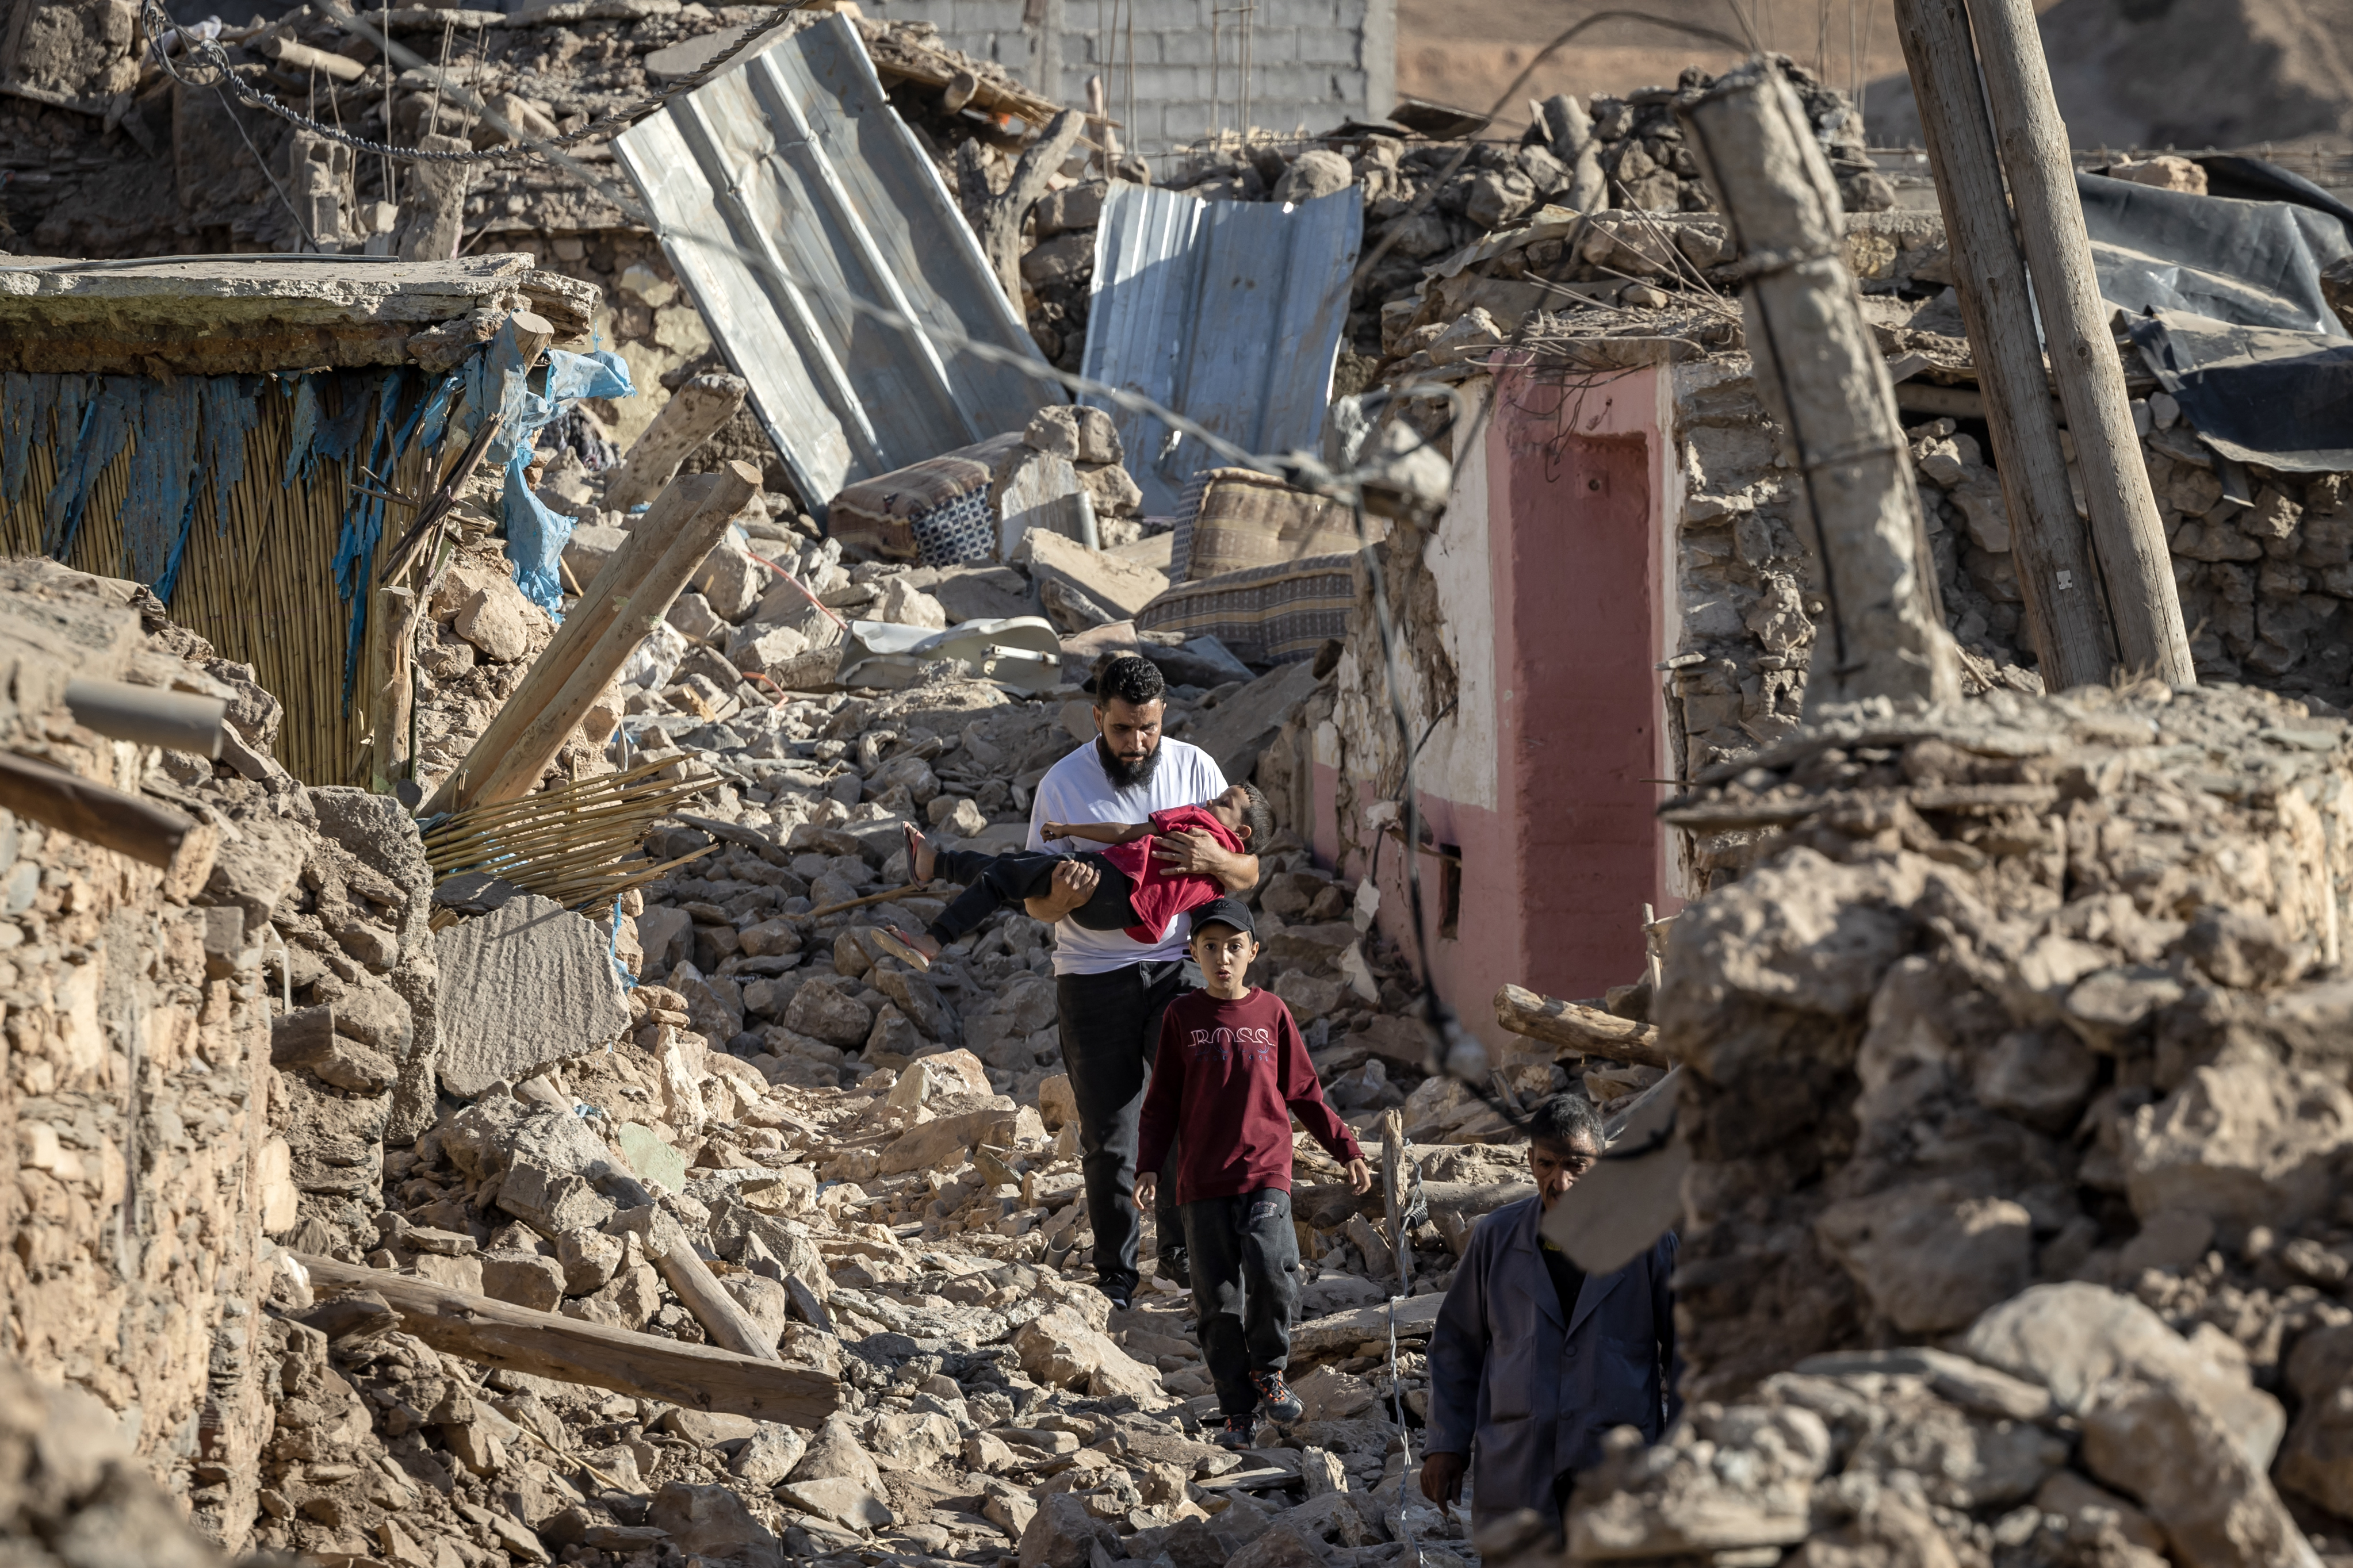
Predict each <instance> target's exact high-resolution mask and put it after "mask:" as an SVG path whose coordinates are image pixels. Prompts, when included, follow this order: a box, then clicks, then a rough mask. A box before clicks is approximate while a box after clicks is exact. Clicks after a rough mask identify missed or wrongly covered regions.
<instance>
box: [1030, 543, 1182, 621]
mask: <svg viewBox="0 0 2353 1568" xmlns="http://www.w3.org/2000/svg"><path fill="white" fill-rule="evenodd" d="M1015 557H1016V559H1017V560H1019V561H1022V562H1026V563H1028V565H1029V575H1030V576H1031V577H1032V578H1034V579H1036V580H1038V581H1039V582H1049V581H1050V582H1060V583H1067V584H1070V585H1071V587H1073V588H1076V589H1077V590H1078V591H1079V592H1080V593H1082V594H1084V595H1086V596H1087V597H1088V598H1090V599H1092V600H1093V601H1095V603H1097V604H1099V605H1103V606H1104V607H1105V608H1107V609H1110V610H1113V611H1116V612H1117V613H1118V614H1119V615H1121V616H1127V617H1130V618H1132V617H1134V616H1135V615H1136V613H1137V612H1138V611H1140V610H1142V609H1143V608H1144V606H1145V605H1148V604H1150V603H1152V601H1153V600H1155V599H1156V598H1158V597H1159V596H1160V595H1162V594H1164V593H1166V592H1167V589H1168V579H1167V577H1166V574H1162V573H1159V572H1155V571H1154V570H1153V569H1152V568H1151V567H1149V566H1142V565H1138V564H1137V563H1134V562H1133V561H1126V560H1123V559H1121V558H1120V557H1119V556H1116V555H1107V554H1105V553H1104V552H1102V551H1100V550H1089V549H1088V548H1087V547H1086V546H1085V545H1083V544H1082V543H1080V542H1078V541H1077V540H1075V539H1065V538H1063V537H1062V536H1061V535H1060V534H1058V533H1051V532H1047V531H1041V530H1037V529H1032V530H1031V531H1029V532H1028V533H1026V534H1024V535H1023V536H1022V538H1021V543H1020V545H1019V547H1018V549H1017V550H1016V551H1015Z"/></svg>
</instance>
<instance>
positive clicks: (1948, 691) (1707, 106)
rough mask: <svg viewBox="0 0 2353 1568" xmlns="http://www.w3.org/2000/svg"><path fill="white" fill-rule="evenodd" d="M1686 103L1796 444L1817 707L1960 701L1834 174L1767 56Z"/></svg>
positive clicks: (1768, 371) (1809, 702) (1770, 400)
mask: <svg viewBox="0 0 2353 1568" xmlns="http://www.w3.org/2000/svg"><path fill="white" fill-rule="evenodd" d="M1675 117H1676V119H1677V120H1678V121H1680V122H1681V123H1682V125H1683V131H1684V135H1685V137H1686V139H1687V140H1688V141H1689V142H1690V143H1691V146H1692V151H1693V153H1694V156H1695V157H1697V158H1698V160H1699V162H1700V165H1701V168H1702V171H1703V172H1704V174H1706V176H1707V181H1708V185H1709V188H1710V189H1711V190H1712V191H1713V192H1714V193H1715V201H1716V206H1717V208H1718V209H1719V210H1721V211H1722V212H1723V213H1724V214H1725V225H1726V227H1727V230H1728V232H1729V233H1730V235H1731V237H1732V238H1733V240H1734V242H1735V245H1736V250H1737V252H1738V255H1739V258H1740V265H1741V266H1742V267H1743V268H1745V269H1746V270H1747V272H1748V275H1749V276H1748V281H1747V285H1746V287H1745V288H1744V289H1742V290H1741V294H1740V306H1741V314H1742V316H1743V317H1744V318H1745V320H1746V321H1747V324H1748V345H1749V348H1750V350H1751V352H1753V353H1755V355H1756V357H1757V388H1758V390H1759V391H1760V393H1761V394H1762V395H1764V398H1765V401H1766V405H1767V407H1768V408H1770V409H1771V410H1772V412H1773V414H1774V415H1775V416H1776V417H1777V418H1778V420H1779V421H1780V424H1781V427H1782V429H1783V430H1784V431H1785V432H1787V434H1788V441H1789V444H1790V446H1791V447H1794V448H1795V452H1796V457H1797V462H1798V468H1799V473H1800V475H1801V478H1802V482H1803V494H1804V499H1805V500H1806V503H1807V507H1806V510H1810V512H1811V514H1812V517H1813V522H1814V531H1815V538H1814V541H1813V544H1814V563H1815V567H1816V570H1817V571H1818V572H1819V573H1820V577H1821V583H1822V600H1823V605H1824V613H1823V616H1822V618H1821V622H1820V626H1819V627H1818V629H1817V633H1816V637H1815V639H1814V649H1813V657H1812V660H1811V664H1810V668H1809V671H1808V675H1807V679H1806V711H1807V713H1808V715H1809V716H1811V715H1813V714H1815V713H1818V712H1820V710H1822V709H1823V708H1824V707H1825V706H1826V705H1828V704H1831V703H1842V702H1855V701H1862V700H1871V699H1875V698H1885V699H1887V700H1891V701H1893V702H1894V703H1895V704H1896V705H1897V706H1898V707H1900V708H1904V707H1908V708H1919V707H1934V706H1936V705H1939V704H1942V703H1947V702H1954V701H1957V700H1959V698H1960V694H1961V666H1960V655H1959V650H1958V648H1957V646H1956V645H1955V644H1954V642H1953V637H1952V634H1951V633H1950V632H1949V631H1948V630H1947V629H1946V627H1945V626H1944V622H1943V616H1941V615H1940V614H1939V613H1938V610H1937V605H1936V592H1935V583H1936V569H1935V567H1934V565H1933V564H1932V563H1931V562H1930V561H1929V560H1928V559H1927V554H1926V548H1925V538H1926V536H1925V535H1924V533H1923V532H1922V529H1921V522H1920V516H1921V513H1920V497H1919V494H1918V492H1917V490H1916V489H1915V488H1914V480H1913V477H1912V454H1911V450H1910V448H1909V447H1908V446H1907V444H1906V443H1905V439H1904V430H1903V426H1901V424H1900V423H1899V422H1898V420H1897V418H1896V414H1895V397H1894V386H1893V384H1891V383H1890V382H1889V381H1888V379H1887V366H1886V363H1885V362H1884V361H1883V360H1882V359H1881V358H1880V355H1879V350H1878V346H1877V343H1876V342H1875V340H1874V339H1873V336H1872V333H1871V331H1870V330H1869V328H1867V327H1866V326H1865V325H1864V323H1863V320H1862V299H1861V296H1860V295H1858V294H1857V292H1856V290H1855V281H1854V276H1853V274H1852V273H1851V272H1849V271H1848V270H1847V267H1846V263H1845V261H1844V260H1843V259H1842V247H1843V245H1844V234H1843V232H1842V220H1843V212H1842V209H1841V206H1840V205H1839V195H1838V183H1837V181H1836V179H1835V178H1834V177H1833V176H1832V175H1831V168H1830V163H1829V162H1828V160H1827V159H1825V158H1824V157H1823V155H1822V151H1821V148H1820V144H1819V143H1818V142H1816V141H1815V136H1814V131H1813V127H1812V126H1811V125H1810V123H1809V122H1808V121H1807V120H1806V116H1805V111H1804V110H1803V109H1802V108H1801V107H1800V106H1799V102H1798V99H1797V95H1796V93H1795V92H1793V91H1792V90H1791V89H1790V87H1789V84H1788V81H1787V79H1784V78H1783V76H1782V74H1781V71H1780V68H1778V66H1775V65H1773V64H1772V63H1770V62H1769V61H1758V62H1757V63H1755V64H1752V65H1748V66H1744V67H1742V68H1739V69H1737V70H1735V71H1733V72H1731V73H1729V74H1728V75H1726V76H1724V77H1722V78H1719V79H1717V82H1716V85H1715V87H1714V88H1713V89H1710V90H1709V91H1707V92H1705V93H1704V94H1702V95H1700V96H1699V97H1698V98H1697V99H1696V100H1692V101H1689V102H1683V103H1679V104H1678V105H1677V106H1676V109H1675Z"/></svg>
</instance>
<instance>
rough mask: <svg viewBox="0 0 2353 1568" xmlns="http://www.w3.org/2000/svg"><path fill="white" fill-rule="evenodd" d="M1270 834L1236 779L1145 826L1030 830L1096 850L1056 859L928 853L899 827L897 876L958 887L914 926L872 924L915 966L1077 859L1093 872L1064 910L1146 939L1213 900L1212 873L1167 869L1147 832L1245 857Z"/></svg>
mask: <svg viewBox="0 0 2353 1568" xmlns="http://www.w3.org/2000/svg"><path fill="white" fill-rule="evenodd" d="M1273 831H1274V812H1273V810H1272V808H1271V807H1270V806H1269V805H1267V803H1266V796H1265V795H1263V794H1262V793H1261V792H1260V790H1259V787H1258V785H1256V784H1235V785H1234V786H1233V787H1232V788H1230V789H1229V790H1227V791H1226V792H1225V794H1223V795H1219V796H1217V797H1216V798H1215V799H1213V800H1209V801H1207V802H1204V803H1203V804H1202V805H1180V806H1176V807H1175V808H1174V809H1173V810H1169V811H1155V812H1154V813H1153V814H1152V820H1151V821H1149V822H1049V823H1046V824H1044V825H1042V826H1041V827H1040V828H1039V832H1040V833H1041V834H1042V835H1043V836H1044V837H1045V839H1046V840H1047V842H1048V843H1052V842H1054V841H1055V840H1057V839H1061V840H1071V839H1078V840H1083V841H1085V842H1088V843H1093V844H1100V845H1103V848H1102V849H1101V850H1089V851H1087V852H1085V853H1083V854H1077V855H1062V854H1057V853H1055V852H1053V851H1051V850H1028V849H1013V850H1008V851H1007V852H1006V853H1004V854H1002V855H983V854H980V853H979V852H978V851H976V850H971V849H934V848H933V847H932V841H931V839H930V837H928V836H926V835H924V834H921V833H918V832H916V831H915V827H914V825H913V823H909V824H908V825H907V827H906V833H907V872H908V875H910V876H911V877H913V879H915V880H916V881H918V882H928V881H930V880H931V879H933V878H934V877H935V876H939V877H946V878H948V879H951V880H954V881H959V882H964V883H966V884H968V885H967V886H966V887H965V890H964V891H963V892H961V893H958V894H957V895H956V896H955V899H954V900H952V901H951V902H950V903H949V904H948V907H947V908H946V909H944V910H941V911H940V918H939V919H937V920H935V921H933V922H932V923H931V925H930V926H929V927H927V928H926V929H925V930H923V931H921V932H915V931H902V930H900V929H899V928H898V927H897V926H885V927H881V928H879V929H877V930H876V931H875V932H874V937H875V940H876V942H879V943H880V944H881V947H882V949H883V951H884V952H888V953H890V954H891V956H892V957H893V958H896V959H899V960H900V961H902V963H911V964H913V965H914V966H915V967H916V968H917V969H929V968H930V967H931V966H932V960H934V959H935V958H937V957H938V956H939V955H940V950H941V949H942V948H944V947H945V946H946V945H947V944H948V943H950V942H954V941H955V940H956V938H958V937H960V936H962V935H964V934H965V932H966V931H972V930H974V929H976V927H978V926H979V924H980V922H981V921H985V920H987V918H988V917H989V916H990V915H992V914H994V913H996V912H997V909H998V908H999V907H1000V906H1001V905H1004V904H1008V903H1018V902H1019V901H1020V900H1024V899H1034V898H1037V897H1039V895H1040V894H1043V893H1045V892H1046V891H1047V890H1048V889H1050V888H1052V886H1053V885H1054V868H1056V867H1058V866H1060V864H1061V863H1062V862H1063V861H1064V860H1082V861H1085V862H1086V863H1087V864H1089V865H1091V866H1092V867H1093V868H1095V870H1096V871H1097V872H1098V873H1099V877H1100V879H1099V880H1098V881H1097V882H1096V883H1095V890H1094V892H1093V893H1092V895H1090V896H1089V898H1088V900H1087V901H1086V902H1085V903H1083V904H1082V905H1080V906H1079V907H1078V908H1077V909H1075V910H1071V920H1072V921H1076V922H1077V923H1078V924H1080V925H1082V926H1084V927H1086V928H1087V929H1088V930H1089V931H1125V932H1127V934H1128V935H1129V936H1130V937H1132V938H1134V940H1135V941H1137V942H1158V941H1159V940H1160V934H1161V932H1163V931H1166V930H1167V929H1168V927H1169V923H1170V922H1171V921H1174V920H1175V919H1176V917H1177V916H1178V915H1180V914H1183V913H1184V912H1185V911H1186V910H1189V909H1193V908H1195V907H1196V906H1198V905H1200V904H1205V903H1207V902H1208V901H1209V900H1211V899H1214V898H1217V897H1218V896H1219V892H1220V889H1219V886H1218V884H1217V882H1216V880H1215V879H1211V878H1208V877H1204V876H1202V875H1201V874H1199V873H1198V872H1192V871H1186V872H1175V873H1172V872H1170V871H1168V870H1167V869H1166V868H1164V867H1162V866H1161V864H1160V862H1159V860H1158V859H1157V858H1155V850H1156V846H1155V844H1154V842H1153V839H1154V837H1155V835H1165V834H1171V833H1177V832H1200V833H1207V834H1208V836H1209V837H1211V838H1213V839H1215V840H1216V841H1217V844H1218V847H1219V848H1222V849H1225V850H1228V851H1229V852H1231V853H1233V854H1236V855H1242V854H1254V853H1256V851H1257V849H1258V847H1259V846H1260V845H1261V844H1264V843H1265V842H1266V841H1267V839H1268V837H1271V835H1272V833H1273Z"/></svg>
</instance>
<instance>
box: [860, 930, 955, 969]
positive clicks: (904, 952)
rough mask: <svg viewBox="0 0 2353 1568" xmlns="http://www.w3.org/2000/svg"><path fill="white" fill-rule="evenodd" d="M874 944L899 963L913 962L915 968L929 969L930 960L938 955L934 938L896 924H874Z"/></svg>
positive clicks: (938, 950) (938, 946)
mask: <svg viewBox="0 0 2353 1568" xmlns="http://www.w3.org/2000/svg"><path fill="white" fill-rule="evenodd" d="M874 945H875V946H877V947H879V948H881V950H882V951H883V952H887V953H889V954H890V955H891V956H892V957H893V958H895V959H897V960H898V961H899V962H900V963H911V964H913V965H914V966H915V967H916V968H917V969H929V968H930V967H931V966H932V960H934V958H937V957H938V956H939V955H940V944H939V942H938V941H937V940H936V939H935V938H933V937H929V936H919V935H917V934H916V933H915V932H913V931H901V930H900V929H899V928H898V927H897V926H876V927H875V928H874Z"/></svg>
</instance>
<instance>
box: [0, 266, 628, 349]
mask: <svg viewBox="0 0 2353 1568" xmlns="http://www.w3.org/2000/svg"><path fill="white" fill-rule="evenodd" d="M595 308H596V290H595V289H593V288H590V287H589V286H587V285H586V284H582V283H578V282H575V281H573V280H571V279H564V278H559V277H557V276H556V275H555V274H554V273H552V272H542V271H539V270H537V269H535V268H533V265H532V261H531V258H529V257H525V256H515V255H509V254H504V253H491V254H488V255H480V256H463V257H459V258H456V259H454V260H449V261H399V260H395V259H391V258H367V257H356V256H334V257H308V258H297V257H288V256H274V257H269V258H243V257H227V256H219V257H213V256H206V257H184V258H158V259H156V260H153V261H141V262H128V263H126V262H114V261H84V260H78V259H75V258H67V257H21V258H19V257H11V258H9V261H8V265H7V267H6V268H5V269H0V370H21V371H82V372H93V371H95V372H109V373H113V374H138V375H153V374H155V368H156V366H157V365H159V364H160V365H162V366H164V368H167V369H169V370H171V371H173V372H174V373H176V374H195V375H222V374H231V373H239V374H243V373H250V372H257V371H273V370H306V369H311V368H314V367H316V366H319V365H322V364H323V365H366V364H403V363H408V361H409V359H410V354H409V352H408V340H409V339H410V338H411V337H413V336H415V335H416V334H417V333H418V332H422V331H427V330H429V329H431V328H434V327H438V326H440V325H442V324H444V323H445V322H449V321H459V320H460V319H462V318H464V317H467V316H470V315H471V314H472V313H473V312H475V311H477V310H489V311H493V312H496V313H497V314H499V315H501V316H503V315H505V314H506V313H507V312H509V311H513V310H535V311H537V312H538V313H539V314H541V315H543V316H545V317H546V318H547V319H548V321H550V322H551V323H552V324H554V327H555V329H556V331H557V333H558V337H559V343H560V346H564V347H575V346H585V344H575V343H573V342H569V341H568V335H569V334H570V333H571V332H573V331H576V330H578V328H580V327H585V326H586V324H587V319H588V314H589V313H590V312H592V311H593V310H595Z"/></svg>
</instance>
